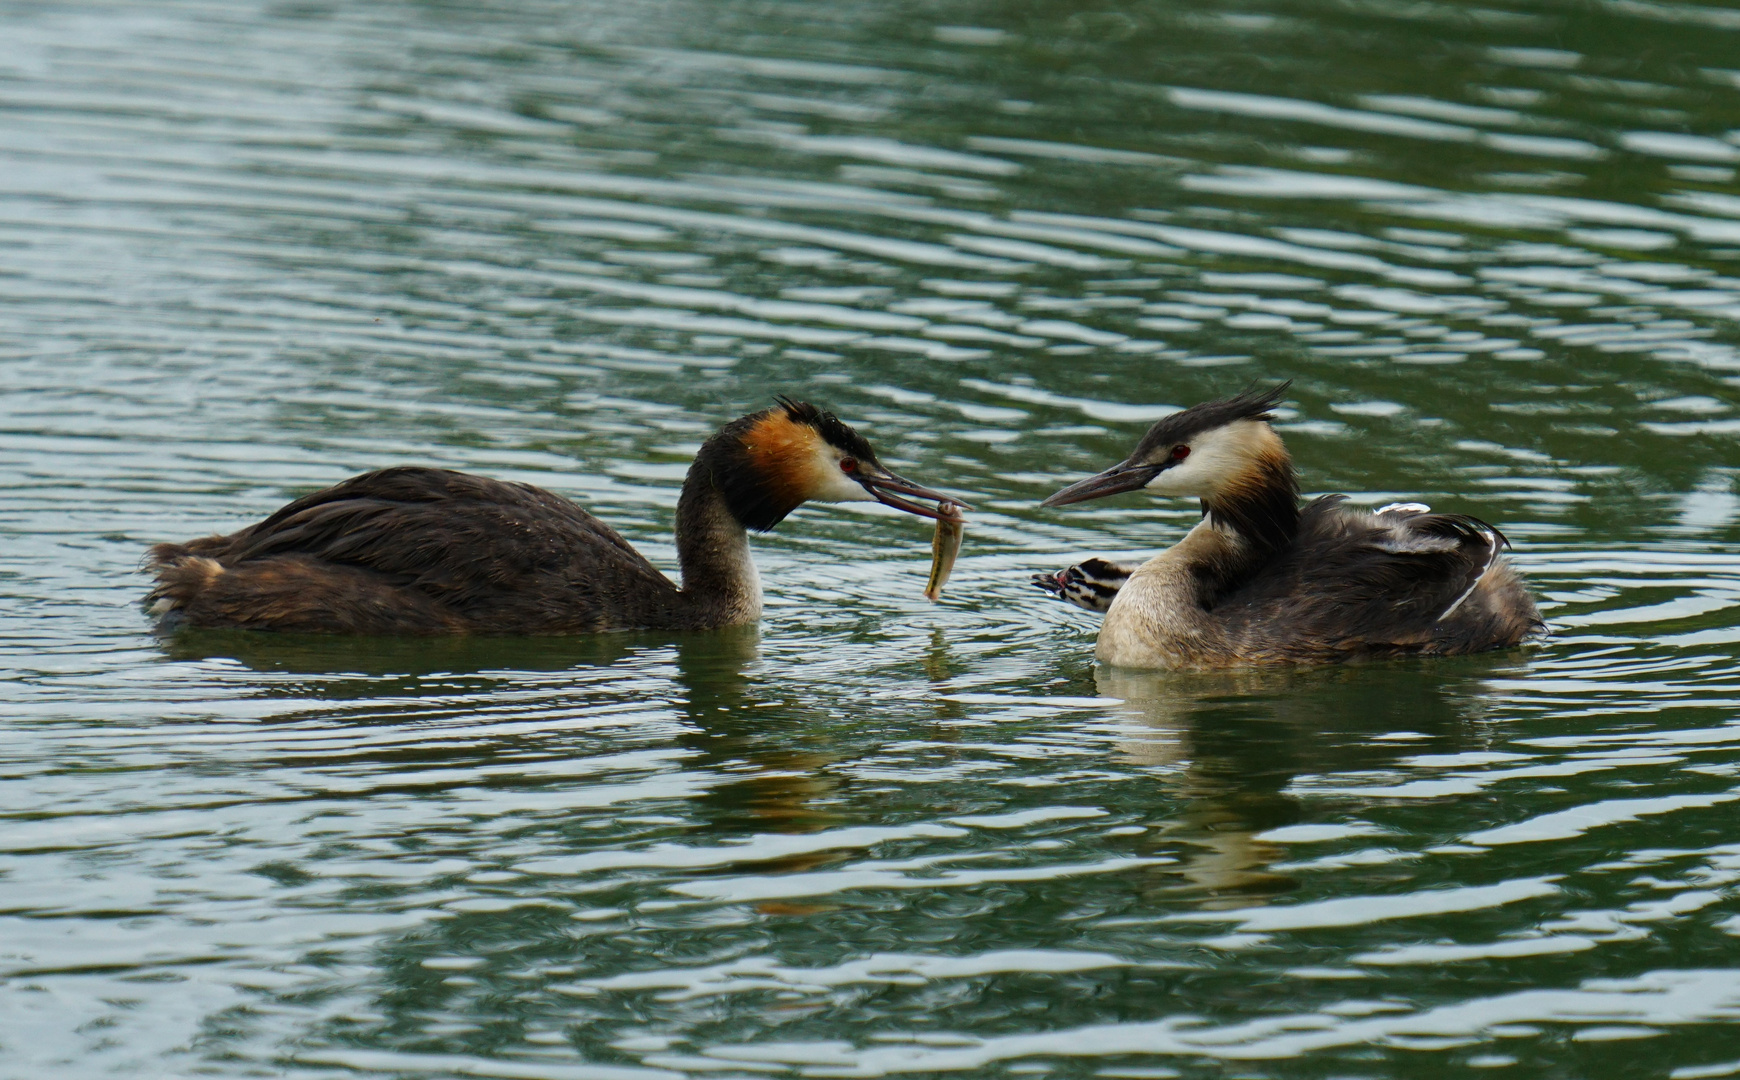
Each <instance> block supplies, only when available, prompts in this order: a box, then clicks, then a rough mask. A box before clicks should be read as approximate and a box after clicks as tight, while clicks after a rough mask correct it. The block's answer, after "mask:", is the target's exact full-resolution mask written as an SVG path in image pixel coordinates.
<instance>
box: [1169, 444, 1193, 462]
mask: <svg viewBox="0 0 1740 1080" xmlns="http://www.w3.org/2000/svg"><path fill="white" fill-rule="evenodd" d="M1189 456H1190V447H1188V446H1174V447H1173V448H1172V460H1173V461H1183V460H1184V459H1185V458H1187V457H1189Z"/></svg>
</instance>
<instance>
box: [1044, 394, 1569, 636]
mask: <svg viewBox="0 0 1740 1080" xmlns="http://www.w3.org/2000/svg"><path fill="white" fill-rule="evenodd" d="M1289 385H1291V384H1290V383H1283V384H1282V385H1280V386H1278V387H1276V388H1275V389H1273V390H1267V391H1259V390H1256V389H1254V388H1253V389H1251V390H1247V391H1246V392H1244V393H1242V394H1240V395H1238V396H1237V397H1232V398H1226V399H1224V400H1220V401H1210V402H1207V403H1205V404H1202V405H1197V406H1194V407H1192V408H1189V409H1185V410H1184V411H1183V412H1178V413H1174V414H1172V415H1171V416H1168V417H1165V418H1164V419H1162V420H1160V421H1159V422H1158V423H1156V424H1155V425H1154V426H1153V427H1152V428H1150V429H1149V431H1148V434H1147V435H1145V436H1144V437H1143V438H1142V441H1141V442H1140V443H1139V444H1138V445H1137V447H1136V450H1135V452H1134V453H1132V454H1131V455H1130V456H1129V457H1128V458H1126V459H1125V460H1124V461H1121V462H1119V463H1118V464H1116V465H1114V466H1112V467H1111V468H1109V469H1107V470H1106V471H1105V472H1102V473H1100V474H1098V475H1096V476H1090V477H1088V478H1087V479H1086V480H1083V481H1081V482H1080V483H1077V484H1072V485H1071V486H1069V487H1067V488H1064V489H1063V490H1062V491H1059V492H1058V493H1057V494H1055V495H1053V496H1051V497H1050V498H1049V499H1046V500H1045V502H1044V503H1042V504H1041V505H1043V506H1063V505H1065V504H1067V503H1075V502H1082V501H1084V500H1086V499H1097V498H1100V497H1102V496H1106V495H1115V494H1117V493H1118V492H1121V491H1134V490H1135V489H1137V488H1147V489H1148V490H1150V491H1153V492H1155V493H1156V494H1159V495H1178V496H1186V497H1190V498H1196V499H1201V500H1202V513H1203V516H1202V521H1201V522H1200V523H1198V524H1197V526H1196V527H1195V528H1193V529H1191V530H1190V532H1189V534H1188V535H1186V536H1185V537H1184V539H1182V540H1180V541H1179V542H1178V543H1177V544H1175V545H1174V546H1172V547H1171V548H1168V549H1167V550H1165V551H1163V552H1161V553H1160V554H1159V555H1157V556H1155V557H1154V558H1152V559H1150V560H1148V561H1147V562H1145V563H1143V564H1141V565H1140V566H1125V565H1120V564H1117V563H1112V562H1108V561H1106V560H1104V559H1091V560H1088V561H1087V562H1084V563H1081V564H1079V565H1077V566H1072V567H1070V568H1069V569H1067V570H1064V571H1061V572H1059V573H1057V574H1040V575H1035V578H1034V581H1035V582H1036V583H1037V584H1038V585H1039V586H1040V587H1041V588H1043V589H1045V590H1046V591H1047V592H1050V593H1052V594H1053V595H1056V596H1059V597H1061V598H1063V599H1065V600H1069V601H1071V602H1072V603H1076V604H1079V605H1081V606H1082V607H1086V608H1089V609H1092V610H1097V611H1103V612H1105V615H1106V620H1105V625H1104V626H1102V627H1101V629H1100V637H1099V643H1098V645H1097V646H1096V647H1095V655H1096V656H1097V657H1098V658H1099V659H1100V660H1101V661H1103V662H1105V663H1107V664H1112V665H1116V666H1119V667H1131V668H1192V669H1200V668H1221V667H1234V666H1239V665H1245V664H1269V663H1324V662H1335V661H1345V660H1355V659H1360V658H1364V657H1374V656H1410V655H1413V656H1451V655H1457V654H1460V653H1471V652H1479V651H1481V650H1483V649H1498V648H1504V647H1506V646H1510V645H1515V644H1517V643H1518V642H1520V641H1522V640H1523V639H1524V638H1525V637H1527V636H1528V635H1530V634H1532V633H1535V632H1538V631H1541V630H1543V629H1545V624H1544V623H1542V621H1541V616H1540V612H1538V611H1537V610H1536V609H1535V604H1534V601H1533V600H1531V599H1530V598H1529V594H1528V590H1527V589H1525V588H1524V587H1523V584H1522V582H1521V580H1519V579H1518V577H1517V576H1516V574H1515V573H1514V572H1513V571H1512V570H1511V568H1510V566H1509V565H1508V564H1507V563H1506V562H1505V560H1504V557H1503V549H1504V548H1505V547H1507V546H1508V545H1509V542H1508V541H1507V540H1506V539H1505V538H1504V535H1503V534H1502V533H1500V532H1499V531H1498V530H1497V529H1495V528H1493V527H1492V526H1491V525H1488V524H1486V523H1485V522H1484V521H1480V520H1478V519H1476V518H1471V517H1466V516H1464V515H1461V514H1433V513H1430V512H1429V508H1428V507H1426V506H1424V505H1422V504H1420V503H1395V504H1392V505H1390V506H1386V507H1383V508H1382V509H1380V510H1378V511H1376V512H1374V513H1367V512H1365V511H1362V510H1356V509H1353V508H1351V507H1348V506H1346V505H1345V503H1346V496H1342V495H1326V496H1324V497H1323V498H1320V499H1316V500H1314V501H1313V502H1310V503H1308V504H1306V505H1305V506H1304V507H1301V506H1300V505H1299V484H1298V481H1297V479H1296V478H1295V476H1294V474H1293V460H1292V458H1291V457H1289V456H1288V454H1287V448H1286V447H1285V446H1283V445H1282V444H1281V438H1280V436H1279V435H1276V434H1275V431H1274V429H1273V428H1271V427H1270V426H1269V421H1270V420H1272V419H1274V417H1273V415H1272V414H1271V412H1270V410H1272V409H1273V408H1275V406H1276V405H1278V404H1280V402H1281V399H1282V395H1283V394H1284V393H1285V392H1286V390H1287V387H1288V386H1289Z"/></svg>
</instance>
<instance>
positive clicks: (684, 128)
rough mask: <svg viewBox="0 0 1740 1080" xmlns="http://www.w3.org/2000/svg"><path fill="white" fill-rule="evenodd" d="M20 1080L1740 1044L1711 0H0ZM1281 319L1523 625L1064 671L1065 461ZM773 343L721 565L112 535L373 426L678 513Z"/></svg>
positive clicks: (1678, 1048)
mask: <svg viewBox="0 0 1740 1080" xmlns="http://www.w3.org/2000/svg"><path fill="white" fill-rule="evenodd" d="M0 26H3V28H4V29H3V31H0V372H3V377H4V382H3V384H0V385H3V386H4V391H5V392H4V394H3V395H0V409H3V410H4V415H3V416H0V597H3V598H4V600H3V602H0V664H3V665H4V667H5V669H6V671H5V678H4V680H3V681H0V708H3V710H4V714H3V719H0V815H3V817H4V821H3V823H0V1077H4V1078H6V1080H13V1078H18V1080H41V1078H44V1077H52V1078H66V1080H75V1078H85V1077H99V1076H126V1077H178V1078H179V1077H193V1076H213V1077H248V1076H273V1077H278V1076H286V1077H295V1078H298V1080H301V1078H315V1077H320V1078H326V1077H334V1078H336V1077H368V1076H378V1077H383V1078H392V1077H416V1078H431V1080H434V1078H445V1077H499V1078H520V1080H676V1078H678V1077H683V1076H690V1077H696V1078H710V1077H721V1078H743V1077H775V1078H777V1077H876V1076H887V1075H915V1076H938V1077H942V1076H966V1075H972V1076H1004V1075H1008V1076H1056V1077H1071V1078H1074V1077H1096V1076H1109V1077H1137V1078H1140V1077H1150V1078H1159V1077H1184V1078H1198V1077H1201V1078H1223V1077H1224V1078H1235V1077H1322V1078H1326V1080H1327V1078H1332V1077H1334V1078H1342V1077H1422V1078H1424V1077H1434V1078H1435V1077H1441V1076H1450V1075H1465V1074H1474V1073H1479V1074H1481V1075H1500V1076H1518V1077H1531V1078H1533V1077H1554V1078H1557V1077H1564V1078H1579V1080H1582V1078H1634V1077H1662V1078H1669V1080H1699V1078H1705V1077H1720V1076H1730V1075H1740V1034H1737V1032H1740V1027H1736V1026H1735V1021H1736V1020H1737V1019H1740V723H1736V714H1737V711H1740V557H1737V556H1736V552H1735V542H1736V540H1737V539H1740V498H1737V497H1736V492H1735V476H1736V472H1737V470H1740V450H1737V448H1736V444H1735V436H1736V434H1740V410H1737V408H1736V402H1737V401H1740V397H1737V393H1736V384H1737V383H1740V184H1736V182H1735V169H1736V166H1737V165H1740V9H1737V8H1735V7H1732V6H1718V5H1714V4H1697V3H1689V2H1677V0H1587V2H1569V0H1497V2H1496V3H1494V4H1492V5H1489V6H1474V5H1464V4H1455V3H1447V2H1432V0H1418V2H1416V0H1341V2H1329V0H1322V2H1317V3H1307V2H1302V0H1294V2H1288V0H1224V2H1223V0H1205V2H1203V3H1195V4H1187V3H1180V2H1162V0H1151V2H1136V0H1108V2H1106V3H1101V4H1099V5H1097V6H1096V5H1082V4H1068V3H1053V2H1040V0H1033V2H1024V3H1008V4H995V3H985V2H977V3H974V2H966V0H939V2H934V3H929V4H917V3H884V2H878V0H866V2H860V3H853V4H843V3H841V4H835V3H819V2H808V3H794V2H778V0H768V2H762V3H748V2H736V0H712V2H706V0H618V2H613V3H603V2H598V0H583V2H573V3H562V4H558V3H551V2H546V0H514V2H511V3H510V2H505V0H497V2H494V3H490V2H478V3H464V4H461V3H438V2H421V3H419V2H411V0H400V2H389V0H360V2H356V3H344V4H340V3H327V2H324V0H278V2H257V0H239V2H233V3H201V2H186V3H178V2H152V3H145V2H139V3H117V4H112V5H104V4H77V3H66V4H27V3H16V2H8V3H0ZM1280 379H1293V380H1294V390H1293V392H1292V395H1291V404H1290V406H1289V408H1288V410H1287V411H1286V414H1285V416H1284V419H1283V421H1282V422H1281V424H1280V427H1281V430H1282V434H1283V435H1284V437H1285V438H1286V439H1287V441H1288V444H1289V446H1290V447H1291V449H1292V451H1293V453H1294V456H1295V458H1296V459H1297V461H1298V464H1299V466H1300V469H1301V472H1302V478H1303V482H1304V486H1305V488H1306V489H1307V490H1308V491H1310V492H1314V493H1315V492H1345V493H1347V494H1349V495H1350V496H1351V497H1352V498H1353V499H1354V500H1355V501H1356V502H1360V503H1379V502H1388V501H1392V500H1396V499H1422V500H1424V501H1426V502H1429V503H1431V504H1432V505H1433V506H1434V507H1435V508H1436V509H1440V510H1453V511H1458V512H1465V513H1472V514H1476V515H1478V516H1480V517H1483V518H1486V519H1488V520H1491V521H1493V522H1494V523H1496V524H1498V525H1499V526H1500V527H1502V528H1503V529H1504V530H1505V531H1506V533H1507V534H1508V535H1509V536H1510V538H1511V539H1512V540H1513V541H1514V543H1515V546H1516V553H1515V561H1516V563H1517V564H1518V566H1519V567H1521V568H1522V570H1523V571H1524V572H1525V573H1526V574H1527V575H1528V576H1529V578H1530V580H1531V582H1532V585H1533V587H1534V589H1535V590H1536V592H1537V594H1538V596H1539V598H1540V601H1541V607H1542V610H1543V612H1544V613H1545V614H1546V616H1547V618H1548V619H1549V620H1550V621H1551V622H1552V624H1553V627H1554V633H1553V635H1552V637H1551V638H1550V639H1548V640H1547V641H1546V642H1545V643H1543V644H1541V645H1539V646H1537V647H1534V648H1530V649H1526V650H1520V651H1516V652H1511V653H1504V654H1496V655H1490V656H1484V657H1476V658H1464V659H1457V660H1450V661H1440V662H1430V663H1412V662H1410V663H1385V664H1372V665H1367V666H1362V667H1354V668H1344V669H1337V670H1308V671H1280V672H1260V673H1243V674H1227V675H1217V676H1205V675H1192V676H1165V675H1134V674H1128V673H1118V672H1114V671H1105V670H1101V669H1097V668H1096V667H1095V665H1094V663H1093V661H1092V652H1093V641H1094V634H1095V630H1096V626H1097V618H1096V617H1094V616H1091V615H1089V614H1088V613H1085V612H1081V611H1078V610H1075V609H1072V608H1067V607H1064V606H1063V605H1060V604H1057V603H1055V602H1052V601H1049V600H1047V599H1046V598H1045V597H1044V596H1042V595H1041V594H1040V593H1038V592H1037V591H1035V590H1034V589H1033V588H1032V587H1031V586H1030V585H1029V584H1028V580H1027V579H1028V576H1029V575H1030V574H1031V573H1032V572H1033V571H1036V570H1055V569H1057V568H1059V567H1062V566H1064V565H1067V564H1069V563H1072V562H1076V561H1079V559H1081V558H1082V557H1084V556H1087V555H1092V554H1100V555H1110V556H1118V557H1132V558H1133V557H1139V556H1141V555H1142V554H1143V553H1144V552H1152V551H1154V550H1155V549H1157V548H1159V547H1161V546H1164V545H1165V544H1168V543H1170V542H1172V541H1173V540H1174V539H1175V538H1177V537H1178V536H1179V535H1180V534H1181V532H1182V531H1183V529H1185V528H1186V527H1187V526H1188V525H1189V524H1190V523H1191V522H1192V520H1193V519H1194V517H1195V510H1194V509H1193V507H1191V506H1189V505H1186V504H1184V503H1182V502H1159V501H1155V500H1151V499H1146V498H1144V497H1141V496H1137V495H1132V496H1125V497H1122V498H1119V499H1112V500H1107V501H1105V502H1097V503H1091V504H1087V505H1084V506H1079V507H1071V508H1067V509H1064V510H1058V511H1044V510H1040V509H1039V508H1038V507H1037V506H1036V503H1037V501H1038V500H1039V499H1041V498H1043V497H1044V496H1045V495H1047V494H1049V493H1050V492H1052V491H1054V490H1056V489H1057V488H1058V487H1060V486H1062V485H1063V484H1065V483H1067V482H1069V481H1071V480H1073V479H1077V478H1079V477H1081V476H1083V475H1085V474H1087V473H1089V472H1092V471H1095V470H1098V469H1100V468H1103V467H1104V466H1106V465H1109V464H1111V463H1112V462H1114V461H1116V460H1117V459H1118V458H1120V457H1121V456H1122V455H1123V454H1124V453H1125V451H1126V450H1127V449H1128V448H1129V447H1130V446H1131V445H1132V444H1133V442H1134V440H1135V439H1136V438H1137V437H1138V436H1139V434H1140V433H1141V432H1142V431H1143V430H1144V428H1145V426H1146V425H1147V424H1148V423H1150V422H1151V421H1152V420H1153V419H1155V418H1156V417H1158V416H1160V415H1163V414H1165V413H1166V412H1167V411H1169V410H1171V409H1174V408H1177V407H1180V406H1184V405H1189V404H1191V403H1194V402H1197V401H1200V400H1204V399H1206V398H1208V397H1211V396H1215V395H1218V394H1221V393H1224V392H1227V391H1229V390H1236V389H1238V388H1241V387H1243V386H1244V385H1246V384H1247V383H1249V382H1250V381H1252V380H1264V381H1278V380H1280ZM775 393H786V394H791V395H794V396H797V397H802V398H806V399H810V400H814V401H817V402H821V403H825V404H827V405H828V406H830V407H832V408H834V409H836V410H837V411H838V412H839V413H840V414H841V415H842V416H843V417H844V418H846V419H847V420H848V421H849V422H852V423H854V424H856V425H858V426H859V428H860V430H862V431H863V432H865V433H866V434H867V435H868V436H869V437H870V438H871V439H872V440H873V441H874V442H875V443H876V445H877V447H878V448H879V450H880V451H881V452H882V455H883V457H884V459H885V460H887V461H889V462H890V463H891V464H893V465H894V466H895V467H896V468H898V469H900V470H901V471H902V472H903V473H906V474H907V475H909V476H911V477H913V478H914V479H917V480H919V481H920V482H924V483H929V484H932V485H936V486H940V487H944V488H946V489H948V490H950V491H953V492H957V493H959V494H961V495H962V496H964V497H966V498H969V499H971V500H972V501H973V502H974V503H975V505H976V506H977V511H976V512H975V513H974V514H973V515H972V518H971V522H970V525H969V529H968V538H967V547H966V550H965V552H964V554H963V557H962V559H961V562H960V565H959V566H958V567H957V569H956V573H955V578H954V580H953V581H952V582H951V584H950V586H949V590H948V593H947V595H946V596H945V597H944V599H943V600H942V602H941V603H938V604H931V603H929V602H928V601H926V600H925V599H924V598H923V596H922V589H923V587H924V576H925V571H926V567H927V563H928V557H929V539H930V532H929V529H928V527H927V523H925V522H921V521H918V520H916V519H914V518H911V517H907V516H903V515H899V514H895V513H893V512H888V511H885V510H884V509H883V508H880V507H867V506H865V505H862V504H860V505H848V506H839V507H832V506H823V507H809V508H806V509H803V510H801V511H799V512H798V513H796V514H794V515H793V516H792V517H791V518H789V519H788V520H787V521H786V522H785V524H783V525H782V526H781V527H780V529H779V530H778V531H777V532H776V533H774V534H772V535H769V536H766V537H761V538H758V539H757V540H756V541H755V550H756V555H757V559H758V561H759V564H760V567H761V572H762V576H763V579H764V581H765V583H766V591H767V603H768V608H767V613H766V617H765V618H764V619H763V620H762V622H761V624H760V625H759V626H758V627H755V628H749V629H747V630H744V631H737V632H721V633H711V634H691V635H676V634H646V635H611V636H605V637H600V638H596V639H584V640H569V641H550V640H540V641H512V640H500V641H477V642H447V641H440V642H405V641H352V640H323V639H293V638H279V637H272V636H266V635H245V634H205V635H190V636H183V637H177V638H160V637H158V636H156V635H154V634H153V632H152V628H151V626H150V625H149V623H148V622H147V620H146V619H145V617H144V616H143V615H142V614H141V612H140V611H139V608H138V600H139V598H140V596H141V595H142V594H143V593H144V591H145V589H146V588H147V581H146V578H145V577H144V575H143V574H141V573H140V571H139V562H140V558H141V556H142V554H143V551H144V548H145V546H146V545H148V544H150V543H153V542H156V541H160V540H169V539H182V538H186V537H190V536H195V535H202V534H205V533H209V532H212V531H220V530H221V531H228V530H231V529H234V528H237V527H240V526H241V525H244V524H246V523H248V522H250V521H252V520H256V519H257V518H259V517H260V516H262V515H264V514H266V513H269V512H270V511H271V510H273V509H274V508H276V507H277V506H279V505H280V504H282V503H283V502H284V501H286V500H288V499H290V498H293V497H295V496H296V495H299V494H303V493H306V492H308V491H311V490H314V489H316V488H318V487H320V486H323V485H326V484H329V483H332V482H334V481H337V480H339V479H342V478H343V477H345V476H348V475H350V474H352V473H355V472H360V471H363V470H365V469H368V468H373V467H377V466H382V465H387V464H393V463H406V462H410V463H425V464H436V465H443V466H449V467H455V468H463V469H467V470H471V471H475V472H479V473H485V474H488V475H491V476H496V477H503V478H509V479H516V480H525V481H530V482H534V483H537V484H541V485H543V486H546V487H548V488H550V489H552V490H554V491H557V492H560V493H562V494H564V495H567V496H570V497H573V498H575V499H577V500H579V501H581V502H583V503H584V504H585V505H586V506H588V507H590V508H591V509H593V510H595V511H596V512H598V513H599V514H600V515H601V516H602V517H604V518H605V519H606V520H608V521H610V522H611V523H612V524H613V525H615V526H617V527H618V528H619V529H621V531H622V532H623V533H624V534H625V535H626V536H628V537H629V538H630V539H631V540H633V541H634V542H635V543H636V544H637V545H639V546H641V547H642V549H643V550H645V551H647V552H648V554H649V555H650V556H651V557H652V558H653V559H654V560H655V561H657V562H659V563H660V564H661V565H663V566H667V567H672V566H673V555H674V551H673V547H672V544H671V541H670V533H669V530H670V526H671V522H672V517H673V513H674V509H675V503H676V496H677V489H678V485H679V483H680V482H681V478H682V476H683V473H684V471H685V470H686V468H687V465H688V461H689V458H690V456H691V455H692V454H693V452H694V450H695V448H696V447H697V446H698V445H699V443H700V441H701V439H703V438H704V437H705V436H706V435H707V434H708V433H709V432H710V431H712V430H713V429H714V428H716V427H717V426H719V425H720V424H722V423H724V422H725V421H727V420H729V419H731V418H733V417H735V416H738V415H741V414H742V413H745V412H747V411H750V410H752V409H756V408H760V407H762V406H764V405H766V404H768V403H769V401H770V399H771V397H772V395H774V394H775Z"/></svg>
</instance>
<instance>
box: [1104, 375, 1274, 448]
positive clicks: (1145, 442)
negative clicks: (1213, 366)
mask: <svg viewBox="0 0 1740 1080" xmlns="http://www.w3.org/2000/svg"><path fill="white" fill-rule="evenodd" d="M1292 385H1293V380H1291V379H1288V380H1287V381H1286V382H1284V383H1282V384H1281V385H1279V386H1275V387H1271V388H1269V389H1267V390H1265V389H1262V388H1260V387H1258V386H1257V384H1256V383H1252V384H1251V385H1250V386H1248V387H1246V388H1245V389H1244V390H1243V391H1242V392H1240V393H1238V394H1235V395H1233V396H1232V397H1229V398H1220V399H1218V400H1216V401H1205V402H1203V403H1202V404H1201V405H1192V406H1191V407H1190V408H1188V409H1185V410H1183V411H1182V412H1175V413H1173V414H1172V415H1171V416H1163V417H1161V418H1160V419H1159V420H1157V421H1155V423H1154V426H1153V427H1151V428H1149V429H1148V434H1146V435H1144V436H1142V441H1141V442H1140V443H1138V444H1136V452H1135V453H1133V454H1131V455H1130V459H1131V460H1132V461H1142V460H1146V459H1147V458H1148V457H1149V455H1150V454H1153V453H1155V452H1157V451H1166V450H1170V449H1172V447H1174V446H1177V445H1179V444H1181V443H1187V442H1189V441H1190V440H1191V439H1193V438H1195V437H1196V436H1198V435H1200V434H1202V433H1203V432H1205V431H1212V430H1214V429H1215V428H1217V427H1225V426H1226V425H1228V424H1231V423H1233V422H1234V421H1238V420H1262V421H1269V420H1273V419H1274V418H1275V413H1274V410H1275V408H1276V407H1277V406H1278V405H1280V404H1281V402H1282V401H1284V400H1285V399H1286V397H1287V390H1288V388H1289V387H1291V386H1292Z"/></svg>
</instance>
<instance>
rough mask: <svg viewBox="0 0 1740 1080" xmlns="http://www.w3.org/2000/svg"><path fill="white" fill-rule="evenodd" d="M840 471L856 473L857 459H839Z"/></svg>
mask: <svg viewBox="0 0 1740 1080" xmlns="http://www.w3.org/2000/svg"><path fill="white" fill-rule="evenodd" d="M840 471H841V472H857V471H858V459H857V458H841V459H840Z"/></svg>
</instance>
